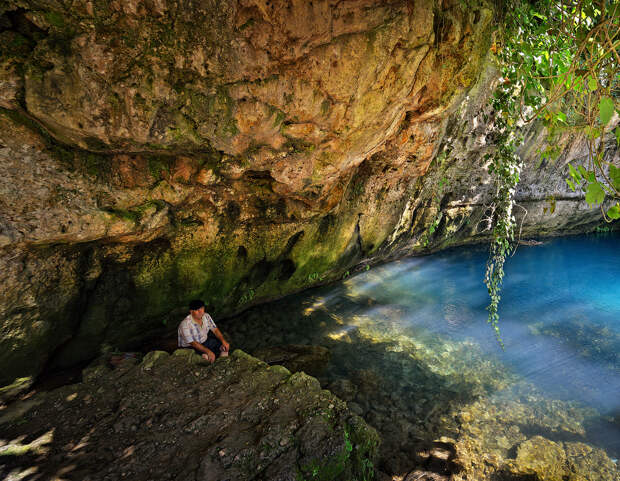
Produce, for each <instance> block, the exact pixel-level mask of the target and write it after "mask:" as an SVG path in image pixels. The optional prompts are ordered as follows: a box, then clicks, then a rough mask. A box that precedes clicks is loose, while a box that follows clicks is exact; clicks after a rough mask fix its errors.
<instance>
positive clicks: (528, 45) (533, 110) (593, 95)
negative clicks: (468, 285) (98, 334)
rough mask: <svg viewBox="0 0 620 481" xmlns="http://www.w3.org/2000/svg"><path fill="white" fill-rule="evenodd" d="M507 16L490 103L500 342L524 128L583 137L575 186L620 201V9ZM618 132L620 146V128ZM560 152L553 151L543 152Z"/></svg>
mask: <svg viewBox="0 0 620 481" xmlns="http://www.w3.org/2000/svg"><path fill="white" fill-rule="evenodd" d="M500 10H501V11H502V12H504V15H505V17H504V18H503V19H502V21H501V22H500V29H499V31H498V36H497V38H496V41H495V42H494V43H493V45H492V46H491V50H492V52H493V53H494V54H496V56H497V60H498V63H499V66H500V69H501V75H502V78H501V81H500V84H499V86H498V88H497V90H496V92H495V94H494V96H493V98H492V99H491V103H492V107H493V111H494V115H495V134H496V136H497V139H496V140H497V144H498V147H497V150H496V151H495V152H494V153H493V154H490V155H488V156H487V160H488V161H490V163H489V171H490V172H491V174H492V175H493V177H494V179H495V182H496V196H495V200H494V202H493V204H492V205H491V211H490V220H491V221H492V225H493V226H494V227H493V232H492V236H493V238H492V243H491V248H490V255H489V260H488V262H487V271H486V276H485V282H486V284H487V287H488V289H489V295H490V297H491V303H490V305H489V307H488V310H489V322H490V323H491V324H492V325H493V327H494V328H495V331H496V334H497V336H498V339H499V340H500V342H501V339H500V337H499V330H498V325H497V321H498V319H499V317H498V312H497V308H498V302H499V299H500V295H499V292H500V289H501V284H502V280H503V276H504V269H503V265H504V261H505V258H506V256H507V255H509V254H510V252H511V251H512V242H513V240H514V217H513V215H512V208H513V194H514V189H515V187H516V184H517V183H518V181H519V171H520V161H519V158H518V156H517V155H516V148H517V146H518V145H519V143H520V142H521V138H520V136H519V134H518V127H519V126H522V125H524V124H527V123H528V122H531V121H533V120H540V121H542V122H543V123H544V125H545V127H546V128H547V131H548V132H549V138H550V140H551V141H552V139H553V137H554V135H555V134H556V133H557V132H559V131H566V130H569V131H574V132H578V131H580V132H582V133H584V134H585V137H586V140H587V144H588V158H587V159H586V162H585V166H578V167H577V168H575V167H574V166H572V165H569V172H568V174H569V176H570V178H568V179H567V180H566V182H567V184H568V186H569V187H570V188H571V189H572V190H576V189H583V191H584V192H585V198H586V201H587V202H588V203H589V204H591V205H595V204H600V205H601V210H603V207H602V206H603V201H604V200H605V198H606V196H609V197H611V198H612V199H615V200H618V199H620V166H617V165H612V161H611V160H607V159H606V157H605V142H604V139H605V136H606V134H608V133H610V132H611V129H612V124H613V122H612V118H613V116H614V112H615V111H616V110H617V109H618V97H619V96H620V92H619V85H620V56H619V48H620V3H618V2H615V1H609V0H602V1H593V0H581V1H579V0H577V1H575V0H535V1H526V0H508V1H507V2H505V4H504V5H502V6H501V7H500ZM614 134H615V137H616V140H617V142H618V144H619V145H620V127H616V129H615V131H614ZM557 154H558V152H557V149H555V150H554V148H553V147H551V148H549V149H547V151H545V152H544V153H543V155H545V156H553V155H557ZM616 163H617V160H616ZM603 214H604V216H605V218H606V219H617V218H619V217H620V204H618V203H617V202H616V203H615V205H612V206H611V207H609V208H608V209H607V211H606V212H604V211H603Z"/></svg>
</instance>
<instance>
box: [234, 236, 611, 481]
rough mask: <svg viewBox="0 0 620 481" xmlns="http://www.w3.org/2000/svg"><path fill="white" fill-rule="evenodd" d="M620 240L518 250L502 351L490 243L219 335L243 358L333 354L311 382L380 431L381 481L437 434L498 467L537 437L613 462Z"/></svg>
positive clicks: (286, 303)
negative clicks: (274, 349) (284, 350)
mask: <svg viewBox="0 0 620 481" xmlns="http://www.w3.org/2000/svg"><path fill="white" fill-rule="evenodd" d="M619 241H620V235H618V234H617V233H615V234H600V235H590V236H581V237H566V238H557V239H553V240H548V241H545V242H544V243H543V244H542V245H538V246H520V247H519V248H518V250H517V252H516V253H515V255H514V256H513V257H511V258H510V259H509V260H508V262H507V264H506V268H505V271H506V277H505V283H504V288H503V293H502V300H501V307H500V328H501V335H502V339H503V341H504V344H505V350H502V349H501V348H500V346H499V344H498V342H497V341H496V340H495V337H494V332H493V330H492V328H491V327H490V326H489V325H488V324H487V323H486V319H487V312H486V306H487V304H488V294H487V291H486V286H485V285H484V283H483V278H484V269H485V262H486V256H487V249H486V247H467V248H457V249H453V250H450V251H446V252H442V253H439V254H434V255H432V256H428V257H416V258H409V259H404V260H400V261H396V262H391V263H388V264H384V265H381V266H378V267H374V268H372V269H370V270H368V271H365V272H361V273H359V274H357V275H354V276H352V277H350V278H348V279H344V280H342V281H341V282H338V283H335V284H332V285H330V286H326V287H323V288H319V289H314V290H310V291H307V292H305V293H302V294H300V295H296V296H291V297H288V298H286V299H283V300H282V301H279V302H276V303H272V304H269V305H266V306H260V307H257V308H254V309H251V310H250V311H248V312H246V313H244V314H243V315H242V316H240V317H239V318H237V319H235V320H233V322H232V323H230V324H229V326H227V328H229V331H230V333H231V335H232V336H233V340H234V342H235V344H237V346H238V347H241V348H242V349H246V350H248V351H250V352H252V351H253V350H256V349H258V348H261V347H264V346H265V345H268V346H269V345H284V344H319V345H323V346H326V347H328V348H329V349H330V352H331V360H330V363H329V366H328V368H327V370H326V372H324V373H323V374H322V375H320V376H319V380H320V381H321V383H322V384H323V385H324V386H325V387H326V388H328V389H330V390H332V391H334V392H335V393H336V394H337V395H339V396H341V397H342V398H343V399H345V400H347V401H348V402H349V403H350V406H352V407H353V408H354V410H356V411H357V412H358V414H360V415H362V416H363V417H364V418H365V419H366V420H367V421H368V422H369V423H370V424H371V425H373V426H375V427H376V428H377V429H378V430H379V431H380V434H381V436H382V438H383V440H384V445H383V446H384V447H383V448H382V449H383V452H382V463H381V466H380V467H381V469H383V470H384V471H385V472H388V473H399V472H401V471H402V470H403V469H405V467H406V463H407V462H409V461H408V460H410V459H412V456H414V454H412V453H414V451H415V450H414V448H411V449H410V448H409V447H408V443H409V444H411V445H412V446H413V445H416V443H421V442H423V440H426V441H429V440H434V439H438V438H439V437H440V436H448V437H450V438H451V439H455V440H456V441H455V442H456V445H457V446H461V445H462V446H466V448H462V449H470V448H471V445H472V444H471V443H472V442H474V443H478V444H479V445H480V448H479V449H480V450H481V451H492V452H497V453H499V454H498V456H499V457H498V459H501V458H502V457H503V458H505V459H512V458H511V456H512V457H513V458H514V452H515V450H516V449H517V447H518V446H519V443H520V442H523V440H524V439H526V438H530V437H531V436H543V437H545V438H547V439H550V440H553V441H554V442H584V443H588V444H590V445H592V446H596V447H597V448H601V449H603V450H605V451H606V453H607V455H608V456H609V458H611V459H614V461H613V462H616V463H617V461H615V459H616V458H618V456H619V454H620V357H619V356H620V250H619V249H618V246H620V242H619ZM343 386H344V387H343ZM489 412H494V413H496V414H495V415H494V416H493V417H491V418H489V416H488V415H486V414H485V413H489ZM483 418H484V422H482V421H480V422H479V421H478V420H481V419H483ZM485 430H486V431H485ZM498 433H503V434H502V436H500V434H498ZM498 436H500V438H501V439H502V443H503V444H502V445H501V446H500V447H498V446H497V445H496V439H495V438H497V437H498ZM472 440H473V441H472ZM459 443H461V444H459ZM504 445H505V446H504ZM459 449H460V448H459ZM494 450H495V451H494ZM502 462H503V461H502ZM476 463H477V461H474V462H472V465H471V466H472V468H471V469H472V471H471V472H472V473H474V475H475V473H476V471H475V469H477V468H476V466H477V465H476ZM484 463H485V462H483V461H480V462H479V466H483V465H484ZM497 463H498V466H501V462H500V461H498V462H497ZM480 469H483V468H480ZM484 469H486V468H484ZM480 472H482V471H480ZM593 479H597V478H593Z"/></svg>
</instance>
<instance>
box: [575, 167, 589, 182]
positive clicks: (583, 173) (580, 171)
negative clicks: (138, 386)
mask: <svg viewBox="0 0 620 481" xmlns="http://www.w3.org/2000/svg"><path fill="white" fill-rule="evenodd" d="M577 168H578V169H579V173H580V174H581V176H582V177H583V178H584V179H587V178H588V171H587V170H586V168H585V167H584V166H583V165H578V166H577Z"/></svg>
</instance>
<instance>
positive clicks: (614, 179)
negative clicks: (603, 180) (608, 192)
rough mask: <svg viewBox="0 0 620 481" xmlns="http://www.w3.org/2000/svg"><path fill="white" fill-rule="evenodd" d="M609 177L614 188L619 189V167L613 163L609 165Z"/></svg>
mask: <svg viewBox="0 0 620 481" xmlns="http://www.w3.org/2000/svg"><path fill="white" fill-rule="evenodd" d="M609 179H610V180H611V185H612V187H613V188H614V189H616V190H618V191H620V168H619V167H615V166H613V165H610V166H609Z"/></svg>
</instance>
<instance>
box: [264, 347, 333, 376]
mask: <svg viewBox="0 0 620 481" xmlns="http://www.w3.org/2000/svg"><path fill="white" fill-rule="evenodd" d="M254 355H255V356H256V357H257V358H259V359H262V360H263V361H265V362H266V363H267V364H269V365H272V364H280V365H282V366H284V367H285V368H287V369H288V370H289V371H291V372H299V371H303V372H305V373H306V374H309V375H310V376H319V375H320V374H322V373H323V371H325V369H326V368H327V364H328V363H329V357H330V354H329V349H327V348H326V347H323V346H304V345H300V344H291V345H288V346H275V347H265V348H262V349H259V350H257V351H256V352H254Z"/></svg>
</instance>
